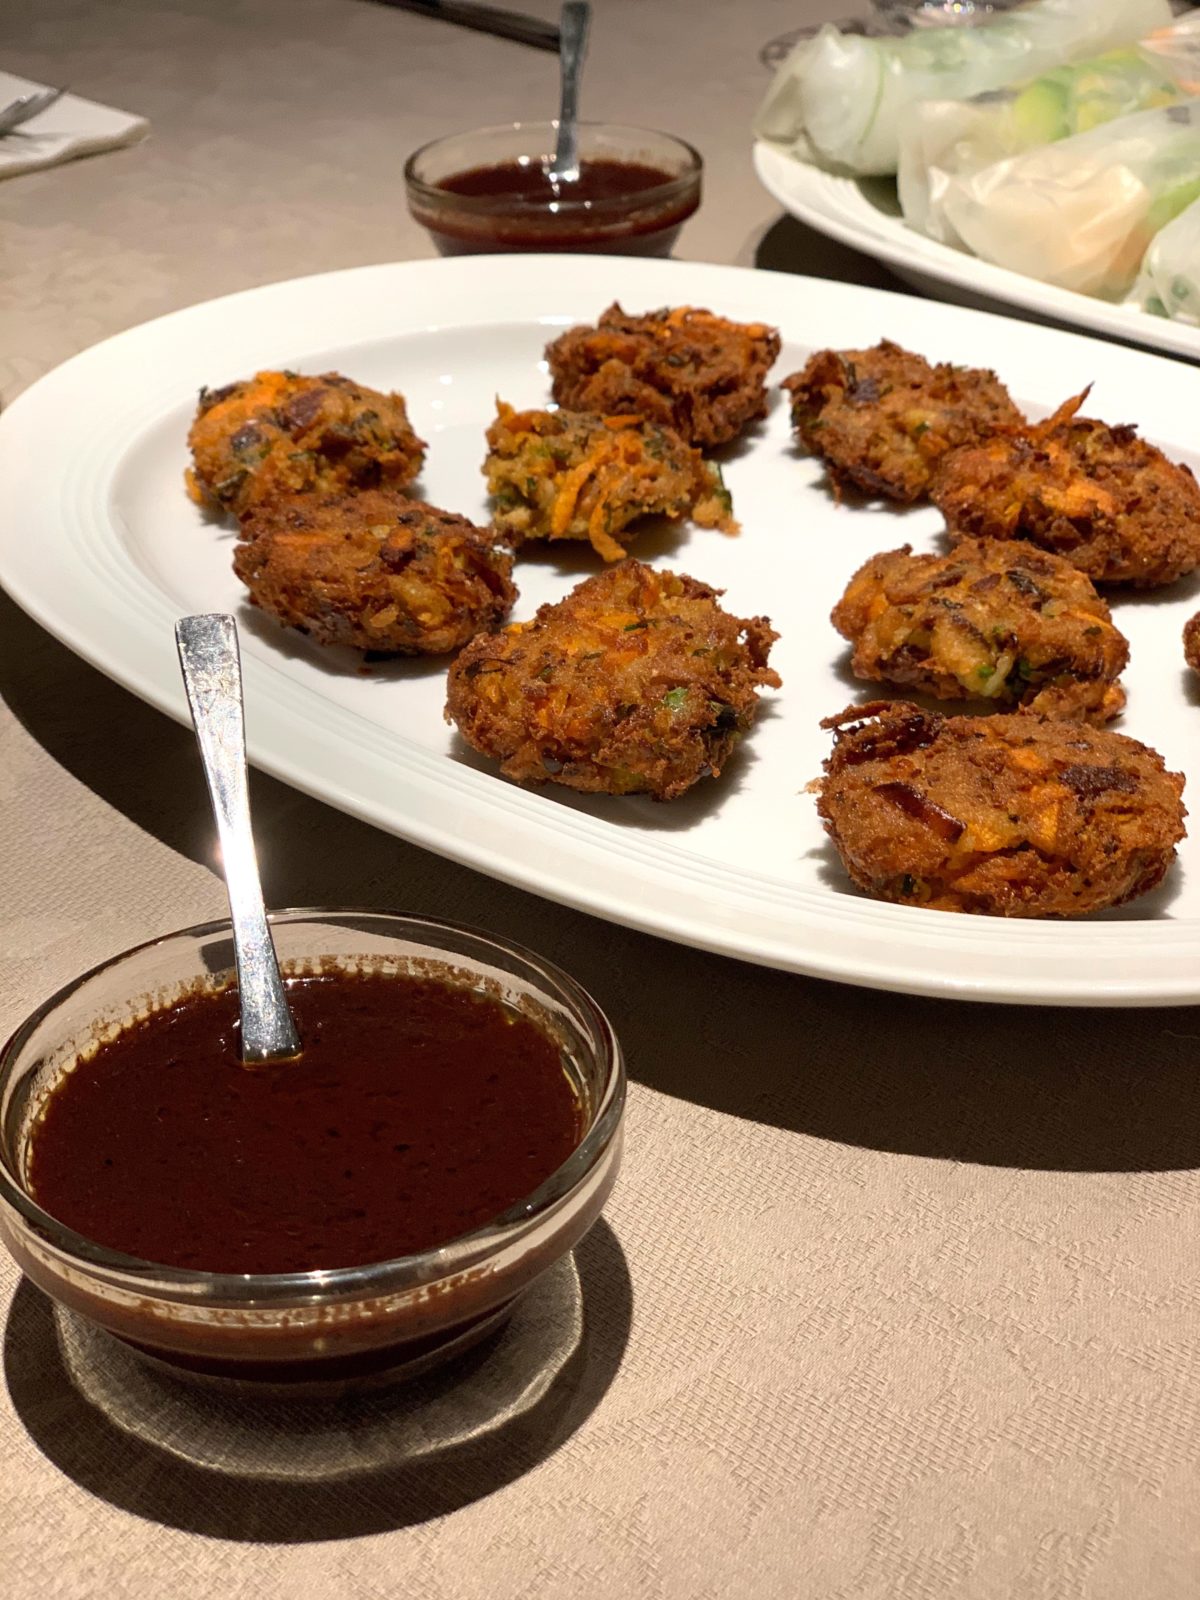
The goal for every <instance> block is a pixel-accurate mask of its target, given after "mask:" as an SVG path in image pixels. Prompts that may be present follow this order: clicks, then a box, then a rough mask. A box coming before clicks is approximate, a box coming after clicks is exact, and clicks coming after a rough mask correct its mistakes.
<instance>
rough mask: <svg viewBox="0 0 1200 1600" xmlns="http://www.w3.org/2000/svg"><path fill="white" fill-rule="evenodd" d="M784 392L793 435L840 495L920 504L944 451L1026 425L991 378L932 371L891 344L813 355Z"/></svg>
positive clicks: (968, 370)
mask: <svg viewBox="0 0 1200 1600" xmlns="http://www.w3.org/2000/svg"><path fill="white" fill-rule="evenodd" d="M783 387H784V388H785V389H786V390H788V392H789V393H790V394H791V397H792V426H793V427H794V428H795V430H796V432H797V433H798V434H799V436H800V440H801V443H802V444H803V445H804V446H805V448H806V449H808V450H810V451H811V452H812V453H813V454H814V455H818V456H821V457H823V458H824V461H825V468H826V471H827V472H828V473H829V478H830V482H831V483H832V485H833V488H834V491H835V493H839V494H840V493H841V491H842V490H843V489H845V488H852V489H858V490H861V491H863V492H864V493H866V494H879V495H883V496H885V497H886V498H887V499H889V500H904V501H913V500H920V499H922V498H923V497H924V496H925V495H926V494H928V492H929V481H930V477H931V475H932V472H933V469H934V467H935V466H936V464H937V462H938V461H939V459H940V458H941V457H942V456H944V455H945V454H946V452H947V451H948V450H953V449H955V448H957V447H958V446H960V445H966V444H974V443H976V442H977V441H978V440H980V439H984V438H987V437H989V436H990V435H991V434H992V433H994V432H996V430H997V429H1001V428H1007V427H1015V426H1020V424H1021V423H1022V422H1024V420H1025V419H1024V418H1023V417H1022V415H1021V413H1020V412H1019V411H1018V410H1017V408H1016V406H1015V405H1014V404H1013V402H1012V400H1011V399H1010V398H1009V394H1008V390H1007V389H1006V388H1005V387H1004V385H1003V384H1002V383H1001V382H1000V380H999V378H997V376H996V374H995V373H994V372H987V371H985V370H984V369H983V368H981V367H954V366H951V365H949V364H948V363H947V362H944V361H943V362H939V364H938V365H937V366H936V367H935V366H931V365H930V364H929V362H928V361H926V360H925V358H924V356H918V355H913V353H912V352H911V351H909V350H902V349H901V348H900V346H899V345H898V344H893V343H892V341H891V340H890V339H882V340H880V342H879V343H878V344H877V345H876V346H875V348H874V349H873V350H818V351H817V353H816V354H815V355H813V356H810V357H809V360H808V364H807V365H806V366H805V368H804V370H803V372H794V373H793V374H792V375H791V377H790V378H785V379H784V380H783Z"/></svg>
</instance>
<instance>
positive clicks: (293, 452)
mask: <svg viewBox="0 0 1200 1600" xmlns="http://www.w3.org/2000/svg"><path fill="white" fill-rule="evenodd" d="M188 444H189V445H190V446H191V451H192V460H193V467H192V469H191V470H190V471H189V472H188V474H187V484H188V491H189V493H190V494H191V496H192V498H193V499H194V500H196V501H197V502H199V504H201V505H207V506H211V507H212V508H214V509H215V510H223V511H231V512H233V513H234V514H235V515H236V514H237V513H240V512H242V511H245V510H246V509H247V508H248V507H250V506H252V505H256V504H258V503H259V502H260V501H263V500H268V499H270V498H271V497H272V496H274V495H277V494H297V493H300V492H302V491H304V490H308V489H315V490H321V491H323V492H324V493H326V494H337V493H341V492H343V491H345V490H348V489H373V488H377V487H379V488H385V489H400V488H403V487H404V485H405V484H406V483H411V482H412V480H413V479H414V478H415V477H416V475H417V473H418V472H419V471H420V470H421V462H422V461H423V460H424V457H425V443H424V440H422V439H418V438H417V436H416V434H415V433H414V432H413V430H412V428H411V427H410V426H409V422H408V412H407V411H406V410H405V406H404V399H403V397H402V396H401V395H398V394H380V393H378V392H377V391H376V390H374V389H367V388H364V387H363V386H362V385H361V384H357V383H355V382H354V381H353V380H352V379H350V378H343V377H342V376H341V374H340V373H337V372H326V373H325V374H323V376H321V377H319V378H306V377H302V376H301V375H300V374H299V373H296V372H260V373H257V374H256V376H255V377H253V378H251V379H248V380H244V381H242V382H239V383H230V384H227V385H226V386H225V388H223V389H201V391H200V402H199V405H198V407H197V410H196V418H195V421H194V422H193V423H192V427H191V431H190V432H189V434H188Z"/></svg>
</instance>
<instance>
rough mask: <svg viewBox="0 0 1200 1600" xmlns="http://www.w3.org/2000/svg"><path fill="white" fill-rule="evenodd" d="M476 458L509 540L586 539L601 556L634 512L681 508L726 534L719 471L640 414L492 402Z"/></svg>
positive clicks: (730, 523) (732, 525) (618, 551)
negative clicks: (483, 453)
mask: <svg viewBox="0 0 1200 1600" xmlns="http://www.w3.org/2000/svg"><path fill="white" fill-rule="evenodd" d="M496 410H497V415H496V420H495V422H493V423H492V425H491V427H490V428H489V429H488V431H487V442H488V454H487V457H486V459H485V460H484V463H483V472H484V474H485V475H486V477H487V483H488V492H489V493H490V494H491V495H492V496H493V500H494V505H495V510H494V514H493V521H494V523H495V526H496V527H497V529H499V531H500V532H501V533H503V534H504V535H505V537H506V538H508V539H509V540H511V542H512V543H513V544H518V545H519V544H524V543H525V541H526V540H528V539H589V540H590V541H591V543H592V546H593V547H594V549H595V550H596V551H597V552H598V554H600V555H602V556H603V557H604V559H605V560H606V561H619V560H620V559H621V557H622V556H624V554H625V549H624V546H623V545H621V544H620V543H619V542H618V540H617V539H616V538H615V537H614V535H615V534H618V533H620V532H621V531H622V529H624V528H627V527H628V526H629V524H630V523H632V522H635V521H636V520H637V519H638V518H639V517H645V516H650V515H653V514H658V515H660V516H665V517H683V516H689V515H690V516H691V518H692V520H693V521H694V522H698V523H699V524H700V526H701V527H705V528H721V529H722V530H723V531H724V532H726V533H735V532H736V531H737V523H736V522H734V520H733V515H732V512H733V505H732V502H731V500H730V498H729V491H728V490H727V489H726V488H725V485H724V483H723V482H722V481H721V470H720V468H719V467H717V466H716V465H715V464H713V463H710V462H707V461H705V460H704V458H703V457H702V456H701V455H700V452H699V451H698V450H693V449H692V448H691V447H690V446H689V445H686V444H684V442H683V440H682V439H681V438H680V437H679V435H678V434H677V433H676V432H675V431H674V430H673V429H672V428H665V427H661V426H660V425H659V424H657V423H654V422H647V421H646V420H645V419H644V418H642V417H635V416H620V417H600V416H594V415H592V414H591V413H589V412H580V411H515V410H514V409H513V407H512V406H509V405H505V404H504V402H503V401H497V402H496Z"/></svg>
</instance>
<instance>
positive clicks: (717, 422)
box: [546, 304, 779, 449]
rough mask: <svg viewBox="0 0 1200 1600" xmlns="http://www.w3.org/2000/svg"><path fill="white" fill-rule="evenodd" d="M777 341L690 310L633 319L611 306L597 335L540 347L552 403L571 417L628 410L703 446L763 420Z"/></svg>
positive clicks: (759, 329) (760, 326)
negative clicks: (551, 388) (571, 413)
mask: <svg viewBox="0 0 1200 1600" xmlns="http://www.w3.org/2000/svg"><path fill="white" fill-rule="evenodd" d="M778 354H779V335H778V333H777V332H776V331H775V329H774V328H769V327H768V326H767V325H766V323H764V322H729V321H727V320H726V318H724V317H718V316H715V315H714V314H713V313H712V312H711V311H702V310H699V309H697V308H696V307H694V306H679V307H677V308H675V309H673V310H672V309H670V308H667V309H664V310H662V311H651V312H648V313H647V314H646V315H645V316H630V315H629V313H628V312H626V311H622V310H621V307H620V306H619V305H616V304H613V305H611V306H609V308H608V310H607V311H606V312H604V314H603V316H601V318H600V321H599V323H598V324H597V325H596V326H595V327H594V328H589V327H579V328H569V329H568V330H567V332H566V333H563V334H560V335H559V337H558V338H557V339H555V340H554V342H553V343H552V344H549V345H547V346H546V358H547V360H548V361H549V363H550V372H551V375H552V377H553V379H554V398H555V399H556V400H557V401H558V403H559V405H563V406H570V407H571V408H572V409H573V410H576V411H600V412H606V413H608V412H618V411H633V412H636V413H637V414H638V415H639V416H642V417H648V418H649V419H650V420H651V421H652V422H661V423H667V424H669V425H670V426H671V427H672V428H674V429H675V430H676V431H677V432H678V433H679V434H681V435H682V436H683V438H684V439H686V440H687V442H688V443H689V444H693V445H699V446H700V447H701V448H703V449H709V448H711V447H713V446H715V445H720V444H728V443H729V441H730V440H731V439H736V438H737V436H738V434H740V433H741V432H742V431H743V430H744V429H745V428H746V427H747V426H748V425H749V424H750V423H751V422H754V421H755V420H756V419H757V418H759V417H765V416H766V414H767V389H766V381H765V380H766V376H767V372H768V370H769V369H770V367H771V365H772V363H773V362H774V360H775V357H776V356H777V355H778Z"/></svg>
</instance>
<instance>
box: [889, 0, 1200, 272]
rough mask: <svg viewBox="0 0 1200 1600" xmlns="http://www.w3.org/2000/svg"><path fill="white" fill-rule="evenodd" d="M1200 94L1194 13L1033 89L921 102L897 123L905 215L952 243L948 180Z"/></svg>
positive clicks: (1198, 24)
mask: <svg viewBox="0 0 1200 1600" xmlns="http://www.w3.org/2000/svg"><path fill="white" fill-rule="evenodd" d="M1197 91H1200V12H1191V13H1190V14H1189V15H1188V16H1186V17H1182V18H1180V19H1179V20H1178V21H1177V22H1174V23H1172V24H1171V25H1170V26H1169V27H1166V28H1160V29H1158V30H1156V32H1155V33H1153V34H1152V35H1151V36H1150V37H1149V38H1148V39H1144V40H1141V41H1140V42H1139V43H1138V44H1136V45H1133V46H1129V47H1126V48H1125V49H1122V50H1112V51H1109V52H1108V53H1107V54H1105V55H1103V56H1097V57H1095V58H1094V59H1093V60H1090V61H1081V62H1079V63H1078V64H1076V65H1075V66H1060V67H1055V68H1054V69H1053V71H1051V72H1046V73H1043V74H1042V76H1041V77H1040V78H1035V79H1033V81H1032V82H1031V83H1025V84H1019V85H1012V86H1011V87H1009V88H1007V89H992V90H989V91H988V92H987V93H986V94H981V95H976V96H975V97H974V98H973V99H970V100H926V101H924V102H923V103H922V104H921V105H918V106H913V107H911V108H910V110H909V111H908V112H906V113H905V116H904V118H903V123H902V127H901V134H900V169H899V188H900V206H901V209H902V210H903V212H904V219H905V221H906V222H907V223H908V225H909V226H910V227H912V228H916V229H917V230H918V232H920V233H924V234H928V235H929V237H930V238H933V239H941V240H943V241H944V242H945V243H947V244H954V243H957V242H958V241H957V240H956V239H955V237H954V233H953V229H951V228H950V226H949V224H948V222H947V219H946V216H945V213H944V210H943V206H942V198H943V196H944V194H945V192H946V187H947V182H948V180H949V179H950V178H953V177H962V176H964V175H965V174H967V173H971V172H977V171H978V170H979V169H980V168H981V167H986V166H990V165H991V163H992V162H994V161H1002V160H1004V159H1005V158H1006V157H1008V156H1015V155H1020V154H1021V153H1022V152H1023V151H1026V150H1032V149H1036V148H1037V147H1038V146H1039V145H1045V144H1053V143H1055V142H1057V141H1058V140H1059V139H1068V138H1071V137H1072V136H1073V135H1074V134H1077V133H1087V132H1089V131H1090V130H1091V129H1092V128H1098V127H1101V126H1102V125H1103V124H1104V123H1106V122H1113V121H1115V120H1116V119H1117V118H1118V117H1125V116H1130V115H1132V114H1133V112H1135V111H1149V110H1151V109H1153V108H1154V107H1155V106H1167V105H1175V104H1178V103H1179V102H1180V101H1181V100H1185V99H1187V98H1188V97H1189V96H1190V95H1192V94H1195V93H1197Z"/></svg>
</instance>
